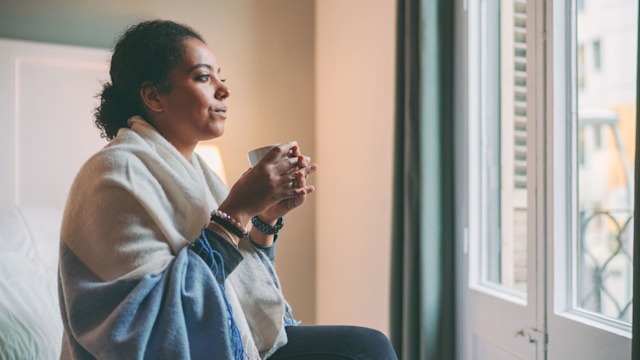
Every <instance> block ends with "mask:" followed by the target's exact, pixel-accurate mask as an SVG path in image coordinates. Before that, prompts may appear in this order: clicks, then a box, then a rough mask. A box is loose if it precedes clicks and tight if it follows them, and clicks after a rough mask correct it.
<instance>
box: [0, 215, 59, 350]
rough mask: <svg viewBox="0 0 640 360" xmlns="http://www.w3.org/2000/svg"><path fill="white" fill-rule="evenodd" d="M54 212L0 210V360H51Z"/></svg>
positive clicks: (55, 320) (55, 319) (55, 324)
mask: <svg viewBox="0 0 640 360" xmlns="http://www.w3.org/2000/svg"><path fill="white" fill-rule="evenodd" d="M61 218H62V212H61V211H60V210H56V209H51V208H40V207H24V208H12V209H3V210H0V259H1V260H0V359H5V360H9V359H57V358H58V357H59V354H60V345H61V339H62V320H61V318H60V310H59V306H58V291H57V262H58V248H59V234H60V222H61Z"/></svg>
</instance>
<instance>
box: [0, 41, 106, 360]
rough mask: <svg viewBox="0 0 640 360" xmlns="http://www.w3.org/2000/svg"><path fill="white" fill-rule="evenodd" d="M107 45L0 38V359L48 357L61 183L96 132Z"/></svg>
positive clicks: (96, 140)
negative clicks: (94, 112)
mask: <svg viewBox="0 0 640 360" xmlns="http://www.w3.org/2000/svg"><path fill="white" fill-rule="evenodd" d="M108 58H109V53H108V51H107V50H104V49H90V48H81V47H72V46H61V45H53V44H42V43H33V42H25V41H15V40H8V39H0V109H2V111H0V359H5V360H8V359H56V358H58V356H59V351H60V345H61V344H60V341H61V338H62V321H61V319H60V312H59V308H58V295H57V259H58V246H59V231H60V221H61V218H62V211H63V209H64V204H65V201H66V197H67V193H68V189H69V187H70V185H71V182H72V181H73V178H74V176H75V174H76V173H77V171H78V169H79V168H80V166H81V165H82V164H83V163H84V161H86V159H87V158H88V157H89V156H91V154H93V153H95V152H96V151H97V150H98V149H99V148H101V147H102V146H104V145H105V144H106V142H105V141H104V140H103V139H101V138H100V136H99V133H98V130H97V129H96V128H95V127H94V126H93V123H92V121H91V119H92V117H91V114H92V109H93V108H94V107H95V105H96V101H97V100H96V99H95V97H94V96H95V94H96V93H97V92H98V90H99V88H100V82H101V81H104V80H105V79H107V78H108Z"/></svg>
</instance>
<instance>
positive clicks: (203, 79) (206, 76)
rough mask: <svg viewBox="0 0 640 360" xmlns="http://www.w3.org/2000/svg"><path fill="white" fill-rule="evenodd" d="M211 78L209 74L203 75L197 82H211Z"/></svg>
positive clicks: (197, 78) (198, 77) (199, 76)
mask: <svg viewBox="0 0 640 360" xmlns="http://www.w3.org/2000/svg"><path fill="white" fill-rule="evenodd" d="M210 77H211V75H209V74H202V75H198V76H196V80H198V81H209V78H210Z"/></svg>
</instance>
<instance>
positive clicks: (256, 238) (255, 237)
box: [249, 227, 275, 246]
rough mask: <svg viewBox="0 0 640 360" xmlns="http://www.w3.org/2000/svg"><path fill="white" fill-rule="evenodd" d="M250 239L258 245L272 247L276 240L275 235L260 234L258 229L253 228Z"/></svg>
mask: <svg viewBox="0 0 640 360" xmlns="http://www.w3.org/2000/svg"><path fill="white" fill-rule="evenodd" d="M249 239H251V241H252V242H253V243H255V244H257V245H260V246H271V245H273V242H274V240H275V236H274V235H267V234H265V233H262V232H260V231H259V230H258V229H256V228H253V227H252V228H251V230H250V231H249Z"/></svg>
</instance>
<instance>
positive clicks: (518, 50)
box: [481, 0, 528, 297]
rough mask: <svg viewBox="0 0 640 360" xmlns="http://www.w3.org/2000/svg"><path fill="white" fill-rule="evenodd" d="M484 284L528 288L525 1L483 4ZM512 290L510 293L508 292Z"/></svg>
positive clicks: (518, 291)
mask: <svg viewBox="0 0 640 360" xmlns="http://www.w3.org/2000/svg"><path fill="white" fill-rule="evenodd" d="M482 6H483V7H482V14H483V16H482V34H481V35H482V36H481V39H482V44H481V49H482V64H481V67H482V76H481V84H482V89H481V93H482V107H483V108H482V119H483V122H482V155H483V156H482V159H483V164H482V165H483V166H482V171H483V173H482V184H483V188H482V194H481V198H482V216H483V222H482V223H483V237H482V238H483V257H482V279H483V282H484V283H485V284H486V283H490V284H494V285H499V286H501V287H506V288H508V289H511V290H515V291H516V293H515V294H516V295H519V296H521V297H524V293H525V292H526V287H527V181H528V176H527V53H526V31H527V29H526V25H527V21H526V20H527V17H526V1H525V0H493V1H492V0H486V1H483V2H482ZM512 293H513V292H512Z"/></svg>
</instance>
